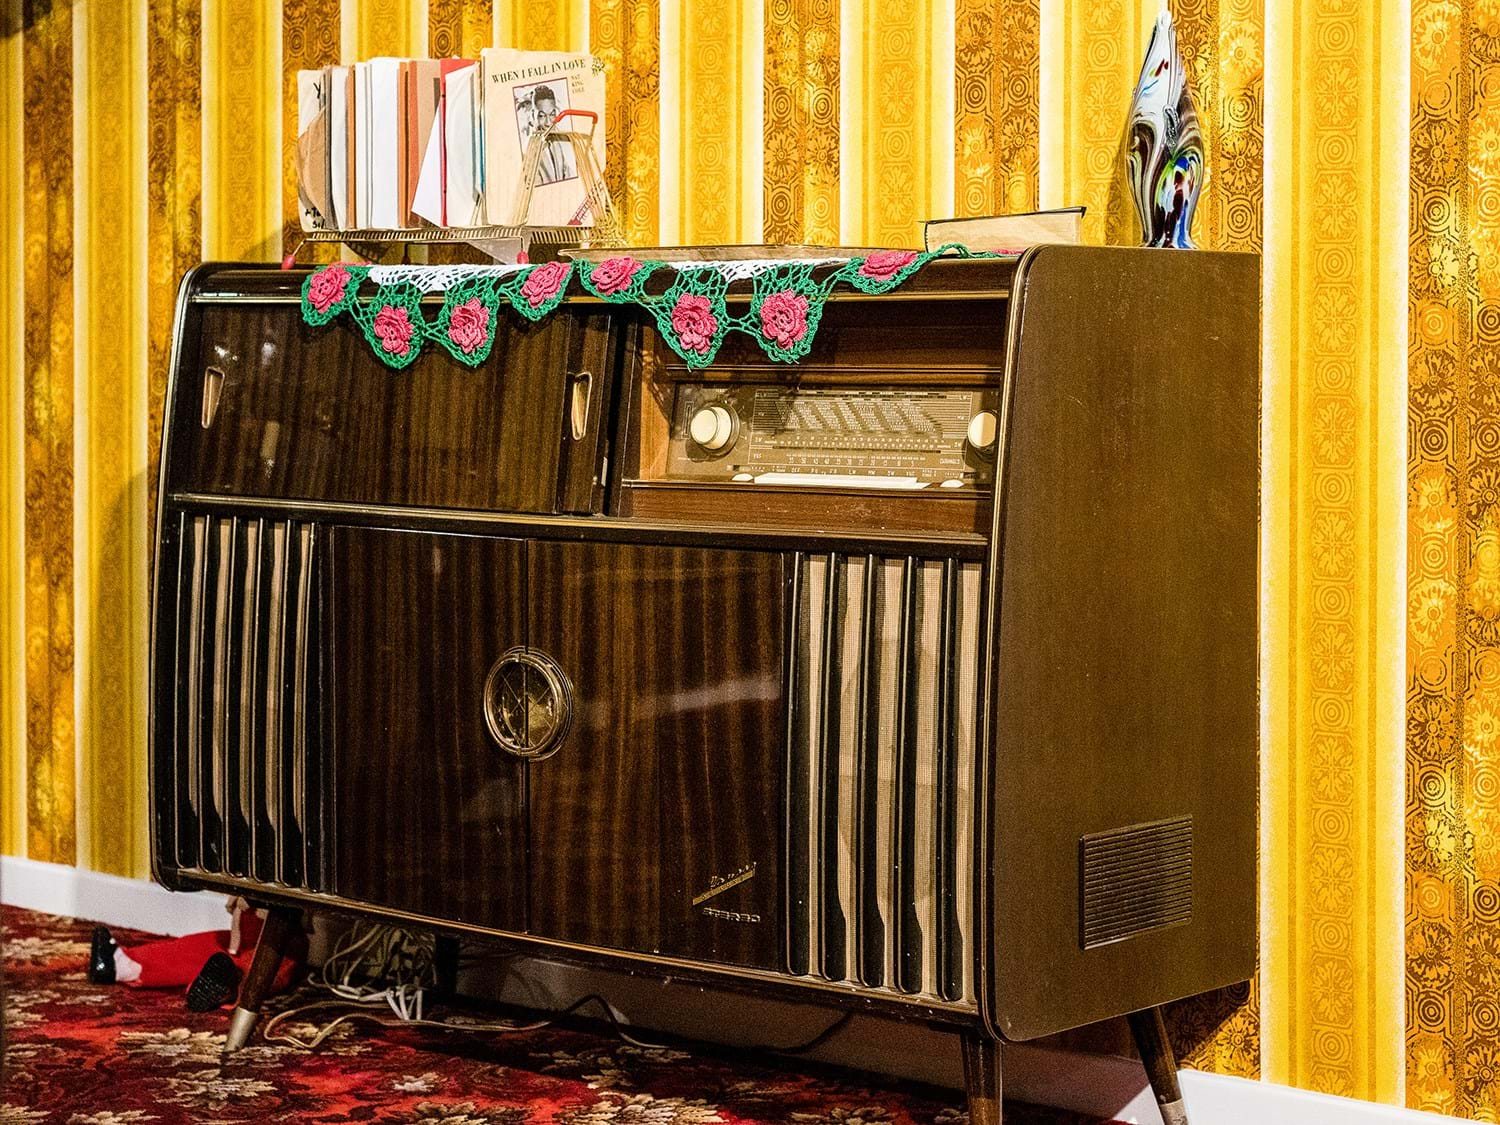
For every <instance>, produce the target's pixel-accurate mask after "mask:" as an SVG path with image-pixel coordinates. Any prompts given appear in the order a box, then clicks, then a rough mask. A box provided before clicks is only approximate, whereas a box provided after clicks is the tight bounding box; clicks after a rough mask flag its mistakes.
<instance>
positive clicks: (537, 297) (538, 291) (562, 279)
mask: <svg viewBox="0 0 1500 1125" xmlns="http://www.w3.org/2000/svg"><path fill="white" fill-rule="evenodd" d="M570 268H572V267H570V266H569V265H568V263H566V262H548V263H547V264H546V265H542V266H537V267H536V269H534V270H532V271H531V273H529V274H527V276H526V280H525V281H524V282H522V283H521V296H523V297H525V298H526V302H527V304H529V305H530V306H531V307H532V308H536V307H537V306H538V305H541V304H544V303H546V302H547V301H550V300H551V299H552V298H553V297H556V296H557V294H558V293H559V292H560V291H561V290H562V287H563V286H564V285H565V284H567V280H568V270H569V269H570Z"/></svg>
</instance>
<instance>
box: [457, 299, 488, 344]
mask: <svg viewBox="0 0 1500 1125" xmlns="http://www.w3.org/2000/svg"><path fill="white" fill-rule="evenodd" d="M489 338H490V314H489V311H488V310H487V309H485V307H484V305H483V304H482V303H481V302H480V300H479V298H478V297H470V298H469V299H468V300H467V301H465V302H464V303H463V304H461V305H459V306H458V308H456V309H454V310H453V311H452V312H451V313H449V314H448V339H450V340H452V341H453V343H454V344H455V345H456V346H457V347H458V348H459V350H461V351H462V352H463V353H464V355H473V354H474V353H475V351H477V350H478V349H479V348H481V347H483V346H484V342H485V341H486V340H488V339H489Z"/></svg>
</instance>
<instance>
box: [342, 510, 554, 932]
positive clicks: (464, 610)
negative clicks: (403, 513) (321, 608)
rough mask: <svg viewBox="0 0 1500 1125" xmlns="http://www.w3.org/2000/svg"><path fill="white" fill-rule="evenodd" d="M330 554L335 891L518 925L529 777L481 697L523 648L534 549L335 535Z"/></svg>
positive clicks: (522, 910)
mask: <svg viewBox="0 0 1500 1125" xmlns="http://www.w3.org/2000/svg"><path fill="white" fill-rule="evenodd" d="M329 548H330V550H329V557H328V559H327V560H326V562H327V568H326V574H327V575H328V583H327V588H328V600H329V611H330V613H329V618H330V628H329V636H328V645H329V648H328V653H329V656H330V658H331V666H332V671H331V680H332V714H331V719H330V744H329V751H330V753H331V754H332V759H333V773H334V813H333V824H332V833H333V836H334V860H335V873H334V889H335V891H336V893H338V894H342V895H346V896H348V897H349V898H354V899H361V900H364V901H368V902H371V903H376V904H381V905H386V906H391V907H395V908H397V909H400V910H407V911H411V912H413V913H417V914H425V915H428V916H430V917H434V918H448V919H453V920H455V921H461V922H470V923H474V924H477V925H483V926H488V927H493V928H496V929H507V930H524V929H525V928H526V805H525V789H524V772H523V768H522V766H521V765H520V763H519V762H518V761H517V760H516V759H514V758H511V757H509V756H507V755H506V754H505V753H503V752H502V751H501V750H500V749H499V747H498V746H496V744H495V743H494V741H493V740H492V739H491V737H490V735H489V732H488V730H487V728H486V726H485V721H484V710H483V698H484V682H485V677H486V676H487V675H488V674H489V670H490V668H491V666H492V665H493V664H494V662H495V661H496V660H497V659H498V658H499V657H500V655H501V654H502V653H503V652H505V651H506V650H507V649H509V648H510V647H512V646H513V645H518V644H520V643H522V641H523V639H524V635H523V630H524V622H523V614H524V610H525V600H524V585H523V584H524V582H525V577H526V573H525V564H524V559H525V544H524V543H522V542H519V541H516V540H507V539H480V538H470V537H465V536H456V535H426V534H414V533H409V532H394V531H376V530H370V529H366V528H337V529H334V530H333V531H332V532H331V534H330V535H329Z"/></svg>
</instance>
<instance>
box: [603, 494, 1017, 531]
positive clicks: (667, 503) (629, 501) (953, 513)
mask: <svg viewBox="0 0 1500 1125" xmlns="http://www.w3.org/2000/svg"><path fill="white" fill-rule="evenodd" d="M620 494H621V497H620V500H621V506H622V508H623V512H622V514H624V515H627V516H635V517H637V518H638V519H645V520H680V521H682V522H684V523H700V524H701V523H725V524H727V523H735V524H761V525H763V526H769V527H795V528H806V529H809V530H812V531H871V532H875V533H879V532H902V531H920V532H937V533H947V534H953V535H972V534H975V533H976V532H977V533H981V534H982V533H983V532H985V531H987V530H988V528H989V523H990V495H991V494H990V490H989V489H988V488H987V487H986V488H983V489H964V490H962V491H956V490H955V491H953V492H948V491H939V490H938V489H936V488H932V489H927V490H924V491H923V492H921V493H911V494H904V493H898V492H895V491H894V490H891V489H885V490H882V491H872V490H869V489H854V488H816V489H813V488H807V489H798V488H788V487H780V486H773V485H737V484H726V485H712V484H674V483H672V482H667V481H650V482H640V481H626V482H624V484H622V486H621V489H620Z"/></svg>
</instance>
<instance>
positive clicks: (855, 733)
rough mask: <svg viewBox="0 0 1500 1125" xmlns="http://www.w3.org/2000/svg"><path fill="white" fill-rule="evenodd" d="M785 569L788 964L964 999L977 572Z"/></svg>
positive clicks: (963, 568) (805, 559) (908, 567)
mask: <svg viewBox="0 0 1500 1125" xmlns="http://www.w3.org/2000/svg"><path fill="white" fill-rule="evenodd" d="M793 570H794V577H793V583H792V587H793V592H792V605H793V614H792V620H793V629H792V635H791V638H790V651H789V655H788V667H789V674H788V681H789V683H790V685H791V690H790V693H789V698H790V701H791V702H790V707H791V710H790V714H789V715H788V723H787V730H788V735H789V745H788V747H787V762H788V775H789V776H788V785H787V794H788V805H787V836H788V839H787V861H788V880H787V889H788V910H787V919H788V928H787V965H788V968H789V970H790V971H792V972H794V973H797V974H799V975H815V976H820V977H823V978H826V979H828V980H834V981H841V982H848V983H853V984H859V985H863V986H865V987H868V988H874V989H881V990H887V991H894V992H900V993H904V994H908V995H916V996H926V997H932V998H935V999H943V1000H949V1001H966V1000H972V999H973V995H974V992H973V979H972V976H973V974H972V969H971V968H970V962H971V961H972V949H971V947H970V944H969V935H970V932H971V927H972V904H973V895H972V892H971V890H970V888H969V885H968V884H969V880H970V879H971V878H972V871H973V862H974V855H973V844H974V830H973V826H972V825H971V824H968V823H967V818H968V817H971V816H972V815H973V810H974V803H973V799H972V794H973V785H974V765H975V760H976V759H975V747H974V737H975V731H976V729H977V724H976V722H975V716H974V715H973V714H972V711H973V709H974V707H975V706H976V703H977V699H978V692H977V682H978V679H977V677H978V660H979V630H978V619H977V613H978V602H979V568H978V566H975V565H962V564H957V563H954V562H951V561H950V562H944V561H941V560H922V559H916V558H898V559H885V558H879V557H875V556H855V557H846V556H841V555H821V554H819V555H799V556H796V558H795V560H794V564H793Z"/></svg>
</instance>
